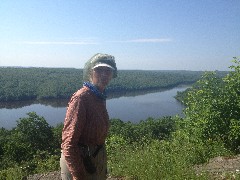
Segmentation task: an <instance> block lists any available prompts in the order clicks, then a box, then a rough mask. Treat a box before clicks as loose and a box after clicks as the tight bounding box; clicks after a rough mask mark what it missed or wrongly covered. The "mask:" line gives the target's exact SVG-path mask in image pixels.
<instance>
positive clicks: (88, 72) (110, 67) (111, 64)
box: [83, 53, 117, 82]
mask: <svg viewBox="0 0 240 180" xmlns="http://www.w3.org/2000/svg"><path fill="white" fill-rule="evenodd" d="M104 69H105V70H107V71H106V72H109V71H112V76H111V77H112V78H115V77H117V67H116V63H115V58H114V56H111V55H108V54H100V53H98V54H95V55H94V56H93V57H92V58H91V59H89V60H88V61H87V62H86V63H85V66H84V69H83V81H85V82H92V80H93V79H92V77H93V73H98V74H102V73H101V72H100V71H102V72H103V71H104Z"/></svg>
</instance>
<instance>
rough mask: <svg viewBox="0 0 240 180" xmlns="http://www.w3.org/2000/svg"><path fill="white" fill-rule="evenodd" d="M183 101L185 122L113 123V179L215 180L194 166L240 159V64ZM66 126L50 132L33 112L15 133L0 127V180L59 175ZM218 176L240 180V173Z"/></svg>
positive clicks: (211, 76) (207, 77)
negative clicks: (238, 156) (62, 136)
mask: <svg viewBox="0 0 240 180" xmlns="http://www.w3.org/2000/svg"><path fill="white" fill-rule="evenodd" d="M51 71H52V70H51ZM63 71H65V70H63ZM70 71H72V70H70ZM39 73H40V72H39ZM129 73H139V72H138V71H135V72H129ZM151 73H152V72H151ZM156 76H157V75H156ZM115 83H116V82H115ZM115 85H116V84H115ZM113 87H114V86H113ZM182 101H183V103H184V104H185V105H186V108H185V109H184V114H185V117H183V118H181V117H178V116H175V117H164V118H160V119H158V118H157V119H153V118H148V119H146V120H144V121H140V122H139V123H131V122H123V121H121V120H120V119H111V121H110V123H111V128H110V132H109V136H108V138H107V141H106V147H107V154H108V169H109V172H108V175H109V176H111V177H125V178H126V179H139V180H145V179H153V180H155V179H156V180H157V179H159V177H161V179H201V180H202V179H206V180H208V179H214V177H213V176H212V174H211V173H209V172H205V171H203V172H201V173H196V171H195V168H194V167H195V166H196V165H199V164H202V163H206V162H208V161H209V159H210V158H213V157H218V156H225V157H228V158H230V157H234V156H236V155H237V154H240V148H239V145H240V103H239V102H240V61H239V59H237V58H235V59H234V61H233V65H232V66H231V67H230V71H229V73H227V74H226V75H225V76H223V77H219V76H218V75H217V73H216V72H207V73H204V74H203V75H202V76H201V78H200V79H199V80H197V81H196V82H195V83H194V85H193V86H192V87H191V88H190V89H189V90H188V92H187V93H186V94H185V95H184V96H182ZM62 127H63V126H62V124H59V125H57V126H56V127H51V126H49V124H48V123H47V122H46V120H45V119H44V117H40V116H38V115H37V114H36V113H35V112H29V113H28V114H27V116H26V117H24V118H21V119H19V120H17V126H16V127H15V128H13V129H11V130H6V129H4V128H1V129H0V180H8V179H9V180H10V179H24V178H25V179H26V178H27V177H28V176H29V175H30V174H36V173H46V172H52V171H59V168H60V167H59V158H60V143H61V130H62ZM218 175H219V177H222V179H240V174H239V173H238V171H236V172H222V174H218Z"/></svg>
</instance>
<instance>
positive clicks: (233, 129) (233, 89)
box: [185, 58, 240, 152]
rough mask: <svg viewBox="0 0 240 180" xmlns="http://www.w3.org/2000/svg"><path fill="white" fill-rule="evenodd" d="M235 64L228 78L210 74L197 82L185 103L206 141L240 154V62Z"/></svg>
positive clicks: (187, 112)
mask: <svg viewBox="0 0 240 180" xmlns="http://www.w3.org/2000/svg"><path fill="white" fill-rule="evenodd" d="M234 63H235V64H236V65H233V66H231V67H230V68H231V69H232V70H233V71H231V72H230V73H229V74H228V75H227V76H225V77H224V78H222V79H221V78H218V77H216V73H207V74H205V75H204V76H203V77H202V78H201V79H200V80H199V81H198V82H197V84H196V85H195V86H194V87H193V88H192V89H191V90H190V91H189V93H188V95H187V98H186V99H185V100H186V105H187V108H186V109H185V114H186V118H187V119H188V120H189V121H188V122H189V123H190V124H191V128H192V129H194V128H195V129H196V130H197V131H198V133H199V136H201V138H202V139H205V140H221V141H223V142H224V144H225V146H226V147H227V148H229V149H231V150H233V151H234V152H240V149H239V147H238V145H239V144H240V133H239V132H240V131H239V130H240V103H239V102H240V62H239V60H238V59H237V58H235V59H234Z"/></svg>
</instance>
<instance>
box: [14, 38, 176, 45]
mask: <svg viewBox="0 0 240 180" xmlns="http://www.w3.org/2000/svg"><path fill="white" fill-rule="evenodd" d="M172 41H173V40H172V39H170V38H148V39H147V38H145V39H130V40H122V41H106V42H107V43H109V42H111V43H164V42H172ZM17 43H18V44H27V45H96V44H100V43H104V42H96V41H21V42H17Z"/></svg>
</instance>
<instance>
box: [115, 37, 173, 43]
mask: <svg viewBox="0 0 240 180" xmlns="http://www.w3.org/2000/svg"><path fill="white" fill-rule="evenodd" d="M172 41H173V40H172V39H169V38H149V39H146V38H145V39H131V40H124V41H112V42H115V43H163V42H172Z"/></svg>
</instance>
